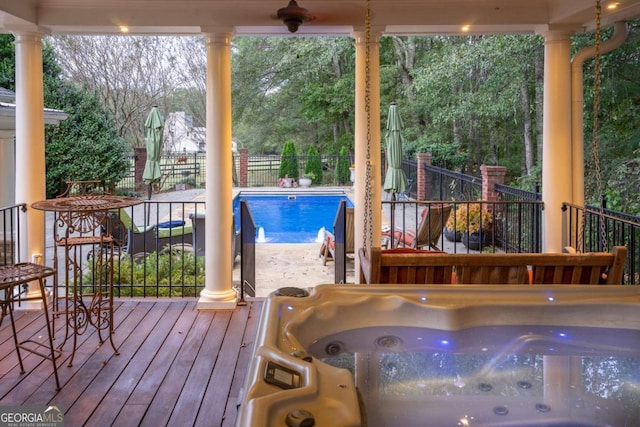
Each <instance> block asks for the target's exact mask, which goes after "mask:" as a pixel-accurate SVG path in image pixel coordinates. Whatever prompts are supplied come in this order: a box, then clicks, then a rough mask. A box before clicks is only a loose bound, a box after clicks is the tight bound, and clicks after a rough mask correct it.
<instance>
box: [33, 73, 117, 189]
mask: <svg viewBox="0 0 640 427" xmlns="http://www.w3.org/2000/svg"><path fill="white" fill-rule="evenodd" d="M50 92H51V95H50V96H51V99H49V101H48V104H47V105H50V106H52V107H53V108H59V109H63V110H64V111H65V112H66V113H67V114H69V117H68V118H67V120H65V121H63V122H61V123H60V124H59V125H58V126H48V127H47V143H46V145H45V160H46V167H47V197H49V198H50V197H55V196H56V195H58V194H60V193H61V192H62V191H64V189H65V187H66V185H65V183H66V182H67V181H80V180H101V181H104V182H106V183H117V182H119V181H120V180H121V179H122V178H124V177H125V176H127V174H128V173H129V159H128V153H129V147H128V146H127V144H126V142H125V141H124V139H122V138H120V137H119V136H118V134H117V132H116V128H115V126H114V123H113V120H112V119H111V117H110V116H109V114H108V113H107V112H106V111H105V109H104V107H103V106H102V104H101V103H100V99H99V97H98V96H97V95H96V94H92V93H91V92H88V91H82V90H80V89H77V88H75V87H73V86H71V85H69V84H67V83H65V82H58V86H57V87H55V88H50Z"/></svg>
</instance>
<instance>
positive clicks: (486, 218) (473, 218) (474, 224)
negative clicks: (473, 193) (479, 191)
mask: <svg viewBox="0 0 640 427" xmlns="http://www.w3.org/2000/svg"><path fill="white" fill-rule="evenodd" d="M492 222H493V215H492V214H491V212H489V211H488V210H487V209H485V208H483V207H482V205H481V204H480V203H469V204H466V203H464V204H461V205H459V206H458V208H457V209H456V231H459V232H461V233H477V232H479V231H484V232H486V231H489V230H490V229H491V223H492Z"/></svg>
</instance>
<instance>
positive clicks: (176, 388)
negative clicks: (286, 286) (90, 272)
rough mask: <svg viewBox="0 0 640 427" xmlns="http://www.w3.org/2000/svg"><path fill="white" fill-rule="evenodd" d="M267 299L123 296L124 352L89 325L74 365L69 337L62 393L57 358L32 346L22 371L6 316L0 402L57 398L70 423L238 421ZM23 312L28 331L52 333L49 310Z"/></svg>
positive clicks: (119, 335) (62, 361)
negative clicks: (199, 303)
mask: <svg viewBox="0 0 640 427" xmlns="http://www.w3.org/2000/svg"><path fill="white" fill-rule="evenodd" d="M261 308H262V300H260V299H255V300H251V301H248V305H247V306H242V307H238V308H237V309H236V310H234V311H217V312H199V311H198V310H196V308H195V301H184V300H171V301H166V300H160V301H158V300H145V301H127V300H123V301H119V302H117V306H116V311H115V319H116V332H115V342H116V345H118V346H119V350H120V355H119V356H116V355H114V353H113V349H112V348H111V346H110V345H108V343H105V344H104V345H102V346H100V345H98V344H99V341H98V336H97V334H96V333H95V332H92V333H89V332H87V333H86V334H85V335H82V336H81V337H80V343H79V347H78V351H77V353H76V356H75V360H74V364H73V367H68V366H67V363H68V359H69V353H70V350H69V348H67V347H69V343H67V347H65V351H63V354H62V356H61V357H60V358H59V359H58V372H59V375H60V382H61V386H62V390H61V391H59V392H56V391H55V380H54V378H53V368H52V366H51V362H50V361H48V360H44V359H42V358H40V357H38V356H35V355H32V354H29V353H26V354H23V359H24V361H25V370H26V373H25V374H22V375H21V374H20V372H19V371H20V368H19V366H18V358H17V356H16V353H15V349H14V345H13V341H12V334H11V324H10V321H9V318H8V317H6V318H5V319H4V321H3V323H2V326H1V328H0V343H2V345H1V347H0V397H1V398H0V405H2V406H5V405H9V406H14V405H15V406H18V405H25V404H42V405H44V404H47V405H57V406H58V407H60V408H61V409H62V410H63V412H64V414H65V416H64V422H65V425H67V426H80V425H89V426H107V425H116V426H119V427H120V426H137V425H143V426H154V427H156V426H164V425H171V426H187V425H194V426H196V425H203V426H204V425H206V426H233V425H234V423H235V420H236V404H237V401H238V395H239V392H240V388H241V387H242V385H243V381H244V377H245V371H246V368H247V365H248V361H249V357H250V352H251V349H252V344H253V340H254V335H255V329H256V326H257V322H258V319H259V313H260V310H261ZM16 313H17V315H16V324H17V326H18V329H19V331H18V336H19V338H20V339H25V338H28V337H29V336H32V337H36V338H38V339H44V337H46V329H45V328H44V319H43V317H42V315H41V312H29V311H28V312H24V311H23V312H16ZM60 323H62V322H57V324H56V328H58V327H59V326H62V325H60ZM60 335H61V334H60V333H58V335H57V336H60Z"/></svg>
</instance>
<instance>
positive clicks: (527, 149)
mask: <svg viewBox="0 0 640 427" xmlns="http://www.w3.org/2000/svg"><path fill="white" fill-rule="evenodd" d="M520 107H521V108H522V120H523V122H522V127H523V129H522V133H523V135H522V136H523V140H524V165H525V173H526V174H527V175H531V173H532V171H533V165H534V158H533V151H534V147H533V128H532V126H531V125H532V124H531V101H530V98H529V85H528V82H527V79H526V76H525V78H524V79H522V83H521V84H520Z"/></svg>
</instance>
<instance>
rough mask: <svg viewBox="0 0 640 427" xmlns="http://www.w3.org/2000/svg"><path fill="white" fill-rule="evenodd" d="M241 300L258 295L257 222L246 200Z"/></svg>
mask: <svg viewBox="0 0 640 427" xmlns="http://www.w3.org/2000/svg"><path fill="white" fill-rule="evenodd" d="M240 224H241V228H240V236H241V238H240V241H241V242H242V244H241V249H240V263H241V264H240V285H239V286H240V300H241V301H244V297H245V295H247V296H250V297H254V296H256V223H255V221H254V220H253V215H251V210H250V209H249V204H248V203H247V202H246V200H241V201H240Z"/></svg>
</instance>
